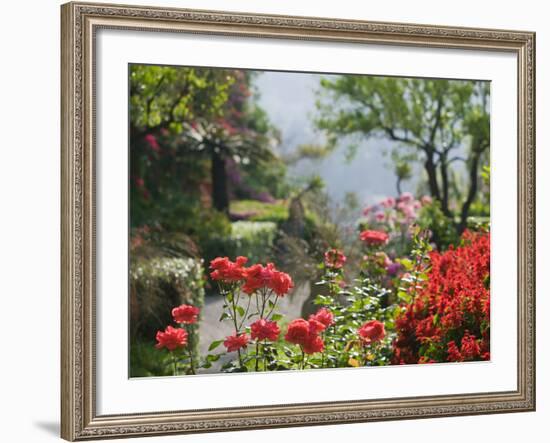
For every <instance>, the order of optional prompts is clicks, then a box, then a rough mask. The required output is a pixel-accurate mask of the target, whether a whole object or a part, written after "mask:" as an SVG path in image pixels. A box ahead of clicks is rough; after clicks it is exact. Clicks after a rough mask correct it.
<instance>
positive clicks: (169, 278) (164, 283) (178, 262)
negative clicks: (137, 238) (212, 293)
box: [130, 258, 204, 355]
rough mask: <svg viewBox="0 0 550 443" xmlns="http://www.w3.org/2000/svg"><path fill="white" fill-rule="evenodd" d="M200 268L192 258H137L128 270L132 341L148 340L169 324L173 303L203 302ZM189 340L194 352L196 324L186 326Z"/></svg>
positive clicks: (198, 263) (201, 272)
mask: <svg viewBox="0 0 550 443" xmlns="http://www.w3.org/2000/svg"><path fill="white" fill-rule="evenodd" d="M203 286H204V270H203V266H202V262H201V261H199V260H197V259H193V258H153V259H148V260H143V259H142V260H137V261H135V262H133V263H132V264H131V270H130V331H131V338H132V341H135V340H142V341H151V342H153V341H154V339H155V334H156V332H157V331H158V330H163V329H164V328H165V326H166V325H167V324H171V323H172V316H171V310H172V308H173V307H174V306H179V305H181V304H190V305H193V306H197V307H199V308H200V307H202V306H203V305H204V287H203ZM189 341H190V343H193V352H194V354H195V355H198V342H199V337H198V324H195V325H192V326H191V328H190V337H189Z"/></svg>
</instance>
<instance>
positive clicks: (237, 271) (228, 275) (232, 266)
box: [210, 256, 248, 283]
mask: <svg viewBox="0 0 550 443" xmlns="http://www.w3.org/2000/svg"><path fill="white" fill-rule="evenodd" d="M247 261H248V258H246V257H240V256H239V257H237V259H236V260H235V262H232V261H231V260H229V259H228V258H227V257H216V258H215V259H214V260H212V261H211V262H210V269H211V270H212V272H211V273H210V277H211V278H212V280H218V281H221V282H223V283H234V282H238V281H241V280H244V274H245V268H244V264H245V263H246V262H247Z"/></svg>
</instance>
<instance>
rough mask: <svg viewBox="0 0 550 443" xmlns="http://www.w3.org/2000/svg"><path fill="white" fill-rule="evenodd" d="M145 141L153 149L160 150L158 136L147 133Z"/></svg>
mask: <svg viewBox="0 0 550 443" xmlns="http://www.w3.org/2000/svg"><path fill="white" fill-rule="evenodd" d="M145 141H146V142H147V144H148V145H149V147H150V148H151V149H152V150H153V151H155V152H160V146H159V144H158V142H157V139H156V137H155V136H154V135H153V134H147V135H146V136H145Z"/></svg>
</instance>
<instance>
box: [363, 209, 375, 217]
mask: <svg viewBox="0 0 550 443" xmlns="http://www.w3.org/2000/svg"><path fill="white" fill-rule="evenodd" d="M372 210H373V206H367V207H366V208H365V209H363V215H364V216H365V217H366V216H367V215H369V214H370V213H371V211H372Z"/></svg>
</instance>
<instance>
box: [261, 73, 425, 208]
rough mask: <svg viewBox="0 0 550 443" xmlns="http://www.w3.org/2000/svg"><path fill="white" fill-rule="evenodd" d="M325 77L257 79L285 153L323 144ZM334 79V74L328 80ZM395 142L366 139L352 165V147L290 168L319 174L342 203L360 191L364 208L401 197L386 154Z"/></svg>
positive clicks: (284, 75) (283, 75)
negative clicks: (318, 123) (320, 106)
mask: <svg viewBox="0 0 550 443" xmlns="http://www.w3.org/2000/svg"><path fill="white" fill-rule="evenodd" d="M321 77H323V75H322V74H302V73H285V72H263V73H261V74H260V75H258V77H256V79H255V85H256V87H257V89H258V91H259V94H260V98H259V104H260V106H261V107H262V108H264V109H265V110H266V112H267V113H268V115H269V118H270V120H271V122H272V123H273V124H274V125H275V126H276V127H278V128H279V129H280V131H281V135H282V145H281V147H280V149H281V152H282V153H289V152H292V151H293V150H295V149H296V147H297V146H299V145H301V144H315V143H322V141H323V138H322V135H321V134H319V133H318V132H316V130H315V127H314V124H313V118H312V117H313V116H314V115H316V108H315V100H316V96H315V91H316V90H317V89H318V87H319V80H320V78H321ZM324 77H330V76H324ZM390 146H391V142H390V141H386V140H379V139H371V140H368V141H364V140H363V141H361V142H360V145H359V149H358V150H357V155H356V156H355V157H354V158H353V160H351V162H347V161H346V159H345V152H346V149H345V147H346V145H345V143H342V146H341V147H340V148H339V149H337V150H336V151H334V152H333V153H332V154H330V155H329V156H327V157H326V158H324V159H322V160H315V161H312V160H302V161H300V162H299V163H298V164H297V165H295V166H292V167H291V168H290V170H289V174H290V175H291V176H300V175H302V176H306V177H307V176H311V175H313V174H319V175H320V176H321V178H322V179H323V181H324V182H325V184H326V191H327V192H328V193H329V195H330V197H331V199H333V200H334V201H341V200H342V198H343V197H344V196H345V194H346V193H348V192H354V193H355V194H356V195H357V197H358V199H359V202H360V203H361V204H365V203H374V202H377V201H378V200H380V199H382V198H384V197H386V196H388V195H391V196H395V194H396V192H397V191H396V188H395V182H396V179H395V174H394V173H393V171H392V169H391V160H390V158H389V156H384V155H383V153H382V152H383V151H384V150H387V148H388V147H390ZM416 183H417V181H416V180H411V181H409V182H405V183H403V184H402V189H403V190H404V191H414V190H415V188H416Z"/></svg>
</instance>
